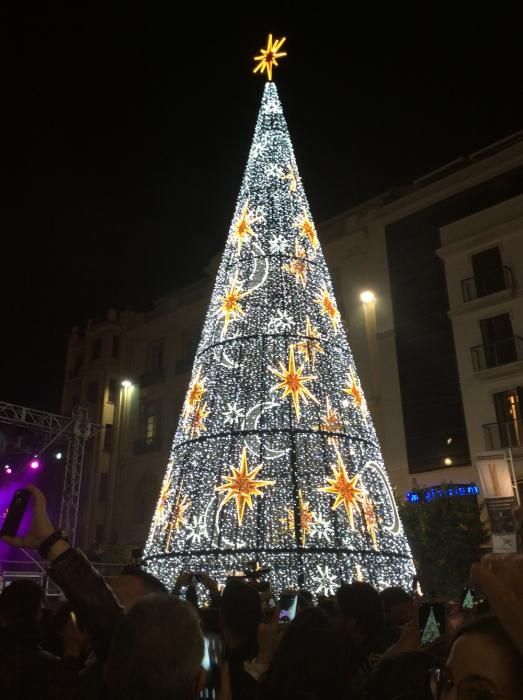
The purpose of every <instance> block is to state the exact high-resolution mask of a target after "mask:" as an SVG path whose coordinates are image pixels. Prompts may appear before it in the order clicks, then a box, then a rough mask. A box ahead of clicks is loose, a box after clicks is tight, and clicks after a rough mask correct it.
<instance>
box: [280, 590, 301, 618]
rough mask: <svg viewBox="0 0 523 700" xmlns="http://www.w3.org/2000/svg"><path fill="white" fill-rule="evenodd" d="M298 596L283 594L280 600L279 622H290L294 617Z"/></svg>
mask: <svg viewBox="0 0 523 700" xmlns="http://www.w3.org/2000/svg"><path fill="white" fill-rule="evenodd" d="M297 605H298V596H297V595H296V594H295V593H283V594H282V597H281V599H280V622H292V621H293V620H294V618H295V617H296V608H297Z"/></svg>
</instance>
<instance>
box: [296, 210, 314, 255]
mask: <svg viewBox="0 0 523 700" xmlns="http://www.w3.org/2000/svg"><path fill="white" fill-rule="evenodd" d="M296 226H297V227H298V231H299V233H300V236H303V238H306V239H307V240H308V241H309V243H310V244H311V247H312V248H313V249H314V250H316V248H317V247H318V246H319V244H320V243H319V241H318V236H317V234H316V229H315V227H314V224H313V223H312V221H311V220H310V219H309V217H308V216H307V214H306V213H305V212H304V213H303V214H302V215H301V217H300V218H299V219H298V221H297V222H296Z"/></svg>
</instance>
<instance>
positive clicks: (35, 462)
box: [29, 459, 40, 469]
mask: <svg viewBox="0 0 523 700" xmlns="http://www.w3.org/2000/svg"><path fill="white" fill-rule="evenodd" d="M29 466H30V467H31V469H38V467H39V466H40V462H39V461H38V460H37V459H33V461H32V462H31V464H30V465H29Z"/></svg>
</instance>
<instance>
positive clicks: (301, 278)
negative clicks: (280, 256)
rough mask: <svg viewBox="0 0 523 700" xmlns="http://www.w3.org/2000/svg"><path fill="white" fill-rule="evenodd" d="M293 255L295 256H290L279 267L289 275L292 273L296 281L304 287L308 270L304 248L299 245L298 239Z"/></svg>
mask: <svg viewBox="0 0 523 700" xmlns="http://www.w3.org/2000/svg"><path fill="white" fill-rule="evenodd" d="M294 255H295V257H294V258H292V259H291V261H290V262H288V263H286V264H285V265H282V266H281V268H282V270H285V272H288V273H289V274H290V275H294V278H295V280H296V283H297V284H299V283H300V282H301V284H302V286H303V287H304V288H305V286H306V285H307V270H308V265H307V255H306V253H305V249H304V248H302V247H301V245H300V244H299V243H298V241H296V245H295V249H294Z"/></svg>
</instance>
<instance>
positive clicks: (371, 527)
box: [361, 494, 379, 550]
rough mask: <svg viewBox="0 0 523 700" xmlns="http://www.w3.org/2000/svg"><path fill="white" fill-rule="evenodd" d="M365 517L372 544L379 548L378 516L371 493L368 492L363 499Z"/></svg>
mask: <svg viewBox="0 0 523 700" xmlns="http://www.w3.org/2000/svg"><path fill="white" fill-rule="evenodd" d="M361 509H362V512H363V518H364V520H365V529H366V530H367V532H368V533H369V535H370V538H371V540H372V546H373V547H374V549H376V550H377V549H378V529H379V525H378V518H377V517H376V511H375V510H374V504H373V503H372V501H371V499H370V497H369V495H368V494H367V495H366V496H365V498H364V499H363V504H362V507H361Z"/></svg>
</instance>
